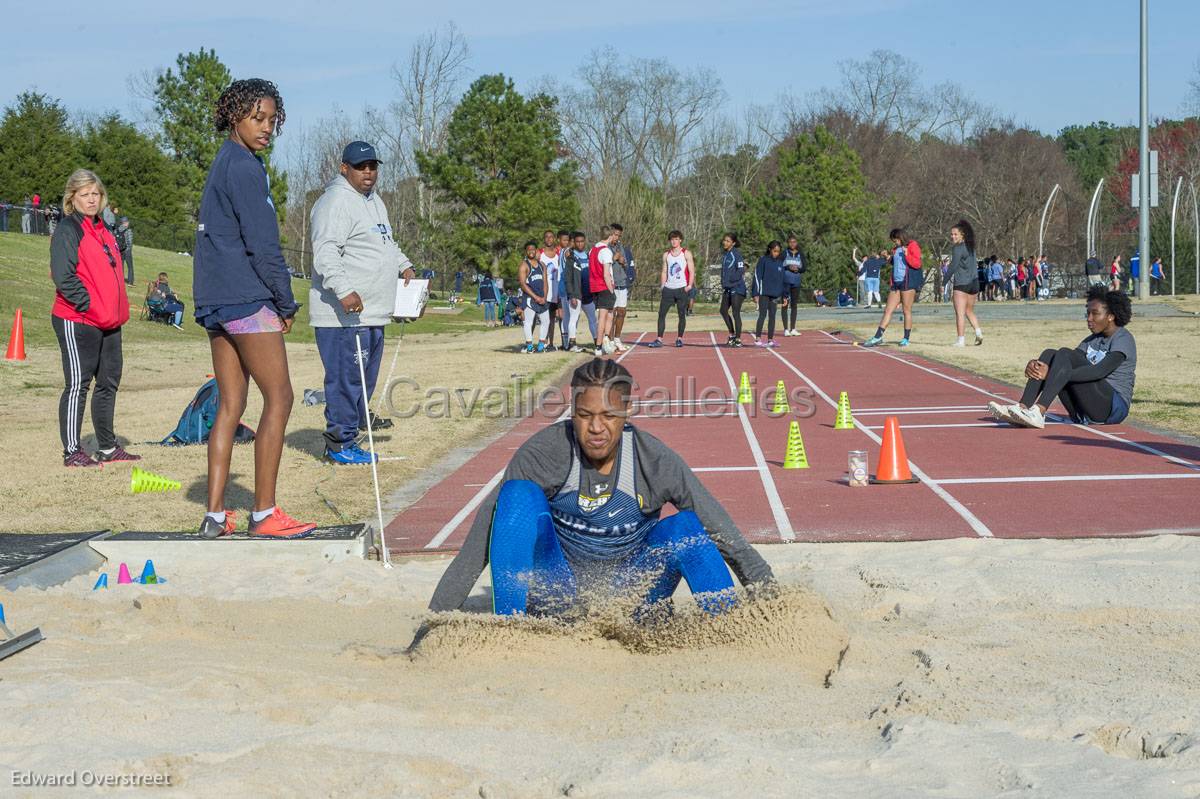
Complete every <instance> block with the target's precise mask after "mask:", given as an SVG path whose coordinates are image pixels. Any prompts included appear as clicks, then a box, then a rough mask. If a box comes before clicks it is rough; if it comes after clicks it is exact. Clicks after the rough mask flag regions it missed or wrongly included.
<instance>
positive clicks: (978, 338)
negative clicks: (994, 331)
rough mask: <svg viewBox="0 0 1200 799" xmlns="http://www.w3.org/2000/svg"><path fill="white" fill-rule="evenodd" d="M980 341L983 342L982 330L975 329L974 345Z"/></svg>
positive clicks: (977, 344)
mask: <svg viewBox="0 0 1200 799" xmlns="http://www.w3.org/2000/svg"><path fill="white" fill-rule="evenodd" d="M982 343H983V331H982V330H976V331H975V346H976V347H978V346H979V345H980V344H982Z"/></svg>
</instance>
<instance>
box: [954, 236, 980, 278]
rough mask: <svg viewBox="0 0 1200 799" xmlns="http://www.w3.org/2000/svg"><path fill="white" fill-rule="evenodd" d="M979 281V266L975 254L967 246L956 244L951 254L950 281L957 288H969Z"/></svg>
mask: <svg viewBox="0 0 1200 799" xmlns="http://www.w3.org/2000/svg"><path fill="white" fill-rule="evenodd" d="M977 280H979V265H978V264H977V263H976V262H975V253H973V252H971V251H970V250H968V249H967V245H966V244H955V245H954V249H953V250H952V251H951V252H950V281H951V283H952V284H953V285H955V286H969V285H971V284H972V283H974V282H975V281H977Z"/></svg>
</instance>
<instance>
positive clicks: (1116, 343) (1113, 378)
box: [1075, 327, 1137, 405]
mask: <svg viewBox="0 0 1200 799" xmlns="http://www.w3.org/2000/svg"><path fill="white" fill-rule="evenodd" d="M1075 349H1077V350H1083V353H1084V355H1086V356H1087V359H1088V362H1089V363H1093V364H1095V363H1100V361H1102V360H1104V358H1105V356H1106V355H1108V354H1109V353H1110V352H1120V353H1122V354H1124V356H1125V360H1124V361H1122V362H1121V365H1120V366H1118V367H1117V368H1116V369H1114V370H1113V371H1112V372H1110V373H1109V375H1108V377H1106V378H1104V379H1105V380H1107V381H1108V384H1109V385H1110V386H1112V387H1113V391H1115V392H1117V393H1118V394H1120V395H1121V398H1122V399H1124V400H1125V402H1126V404H1128V405H1132V404H1133V372H1134V368H1135V367H1136V366H1137V344H1135V343H1134V340H1133V334H1132V333H1130V332H1129V331H1128V330H1126V329H1125V328H1123V327H1118V328H1117V332H1115V333H1113V334H1112V336H1111V337H1106V336H1104V335H1102V334H1100V333H1093V334H1092V335H1090V336H1088V337H1087V338H1085V339H1084V340H1083V341H1081V342H1079V346H1078V347H1076V348H1075Z"/></svg>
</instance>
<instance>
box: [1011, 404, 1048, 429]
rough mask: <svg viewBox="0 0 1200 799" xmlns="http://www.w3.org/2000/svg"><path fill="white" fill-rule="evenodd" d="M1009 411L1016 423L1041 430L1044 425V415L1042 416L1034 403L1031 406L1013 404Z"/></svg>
mask: <svg viewBox="0 0 1200 799" xmlns="http://www.w3.org/2000/svg"><path fill="white" fill-rule="evenodd" d="M1009 413H1010V414H1011V415H1012V418H1013V419H1014V420H1015V421H1016V422H1017V423H1018V424H1020V425H1022V426H1024V427H1032V428H1034V429H1035V430H1041V429H1042V428H1044V427H1045V426H1046V417H1044V416H1042V412H1041V410H1040V409H1039V408H1038V407H1037V406H1036V405H1034V406H1033V407H1032V408H1022V407H1021V406H1020V405H1014V406H1012V407H1011V408H1010V409H1009Z"/></svg>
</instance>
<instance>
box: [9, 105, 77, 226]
mask: <svg viewBox="0 0 1200 799" xmlns="http://www.w3.org/2000/svg"><path fill="white" fill-rule="evenodd" d="M79 166H80V163H79V153H78V148H77V146H76V139H75V134H74V133H73V132H72V131H71V128H70V126H69V125H68V124H67V112H66V110H65V109H64V108H63V107H62V105H60V104H59V102H58V101H57V100H52V99H50V98H49V97H47V96H46V95H44V94H38V93H37V92H24V93H22V94H20V95H18V96H17V101H16V103H14V104H13V105H12V106H9V107H8V108H5V109H4V117H3V120H2V121H0V197H2V198H4V199H6V200H8V201H10V202H15V203H19V202H20V201H21V200H23V199H24V198H25V197H26V196H29V197H32V196H33V195H34V194H40V195H41V196H42V198H43V202H46V203H49V202H61V201H62V192H63V187H65V186H66V184H67V178H68V177H69V176H70V174H71V172H72V171H74V170H75V169H76V168H77V167H79Z"/></svg>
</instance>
